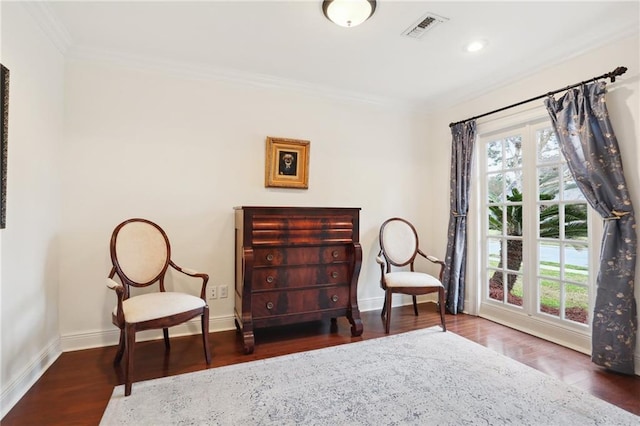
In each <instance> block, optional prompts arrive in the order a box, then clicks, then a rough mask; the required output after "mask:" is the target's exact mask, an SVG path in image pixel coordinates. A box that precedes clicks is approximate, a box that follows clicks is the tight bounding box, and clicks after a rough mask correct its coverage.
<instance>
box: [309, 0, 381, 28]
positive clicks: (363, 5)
mask: <svg viewBox="0 0 640 426" xmlns="http://www.w3.org/2000/svg"><path fill="white" fill-rule="evenodd" d="M375 10H376V0H324V1H323V2H322V12H323V13H324V16H326V17H327V19H328V20H330V21H331V22H333V23H334V24H337V25H340V26H341V27H347V28H350V27H355V26H356V25H360V24H362V23H363V22H364V21H366V20H367V19H369V18H370V17H371V15H373V12H375Z"/></svg>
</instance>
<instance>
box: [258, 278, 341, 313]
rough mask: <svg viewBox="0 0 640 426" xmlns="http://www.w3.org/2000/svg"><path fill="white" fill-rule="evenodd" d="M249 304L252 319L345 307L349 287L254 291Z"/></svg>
mask: <svg viewBox="0 0 640 426" xmlns="http://www.w3.org/2000/svg"><path fill="white" fill-rule="evenodd" d="M251 304H252V308H251V312H252V313H253V317H254V319H258V318H265V317H271V316H277V315H285V314H299V313H305V312H314V311H322V310H329V309H339V308H346V307H347V306H348V304H349V287H348V286H332V287H323V288H317V289H305V290H283V291H279V290H278V291H268V292H261V293H254V294H252V295H251Z"/></svg>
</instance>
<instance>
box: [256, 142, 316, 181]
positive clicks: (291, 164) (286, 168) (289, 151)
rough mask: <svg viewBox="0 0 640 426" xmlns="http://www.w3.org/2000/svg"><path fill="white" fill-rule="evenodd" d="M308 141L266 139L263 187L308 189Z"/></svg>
mask: <svg viewBox="0 0 640 426" xmlns="http://www.w3.org/2000/svg"><path fill="white" fill-rule="evenodd" d="M309 145H310V142H309V141H304V140H298V139H284V138H273V137H271V136H268V137H267V152H266V155H265V167H264V168H265V176H264V186H265V187H276V188H301V189H307V188H309Z"/></svg>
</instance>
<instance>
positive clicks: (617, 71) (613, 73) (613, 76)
mask: <svg viewBox="0 0 640 426" xmlns="http://www.w3.org/2000/svg"><path fill="white" fill-rule="evenodd" d="M625 72H627V67H618V68H616V69H615V70H613V71H611V72H608V73H606V74H602V75H599V76H598V77H593V78H591V79H589V80H585V81H581V82H580V83H576V84H572V85H570V86H567V87H563V88H562V89H558V90H554V91H553V92H549V93H545V94H544V95H540V96H536V97H534V98H531V99H527V100H525V101H521V102H518V103H515V104H513V105H509V106H506V107H502V108H499V109H496V110H493V111H489V112H485V113H484V114H480V115H476V116H475V117H471V118H467V119H466V120H461V121H457V122H455V123H451V124H449V127H453V126H455V125H456V124H460V123H466V122H467V121H471V120H476V119H478V118H482V117H486V116H487V115H491V114H495V113H496V112H500V111H504V110H506V109H509V108H514V107H517V106H520V105H523V104H526V103H529V102H532V101H536V100H538V99H542V98H544V97H546V96H551V95H555V94H556V93H559V92H562V91H565V90H569V89H573V88H574V87H578V86H581V85H583V84H586V83H589V82H591V81H597V80H600V79H603V78H610V79H611V82H612V83H613V82H614V81H616V77H617V76H619V75H622V74H624V73H625Z"/></svg>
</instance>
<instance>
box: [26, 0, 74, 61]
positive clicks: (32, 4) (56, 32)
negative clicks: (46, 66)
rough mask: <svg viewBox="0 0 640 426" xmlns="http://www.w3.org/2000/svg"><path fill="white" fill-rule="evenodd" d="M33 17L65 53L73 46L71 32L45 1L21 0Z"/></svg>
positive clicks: (61, 51) (57, 47)
mask: <svg viewBox="0 0 640 426" xmlns="http://www.w3.org/2000/svg"><path fill="white" fill-rule="evenodd" d="M20 4H21V5H22V7H24V8H25V9H26V10H27V12H28V13H29V14H30V15H31V17H32V18H33V19H34V20H35V21H36V23H37V24H38V26H40V28H41V29H42V31H43V32H44V33H45V35H46V36H47V37H48V38H49V39H50V40H51V42H52V43H53V45H54V46H55V47H56V49H58V51H60V53H62V54H63V55H64V54H65V53H66V52H67V51H68V50H69V48H70V47H71V41H72V40H71V34H69V31H68V30H67V28H66V27H65V26H64V24H63V23H62V21H60V19H59V18H58V16H57V15H56V14H55V13H54V12H53V10H51V8H50V7H49V5H48V4H47V3H46V2H44V1H28V2H20Z"/></svg>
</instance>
